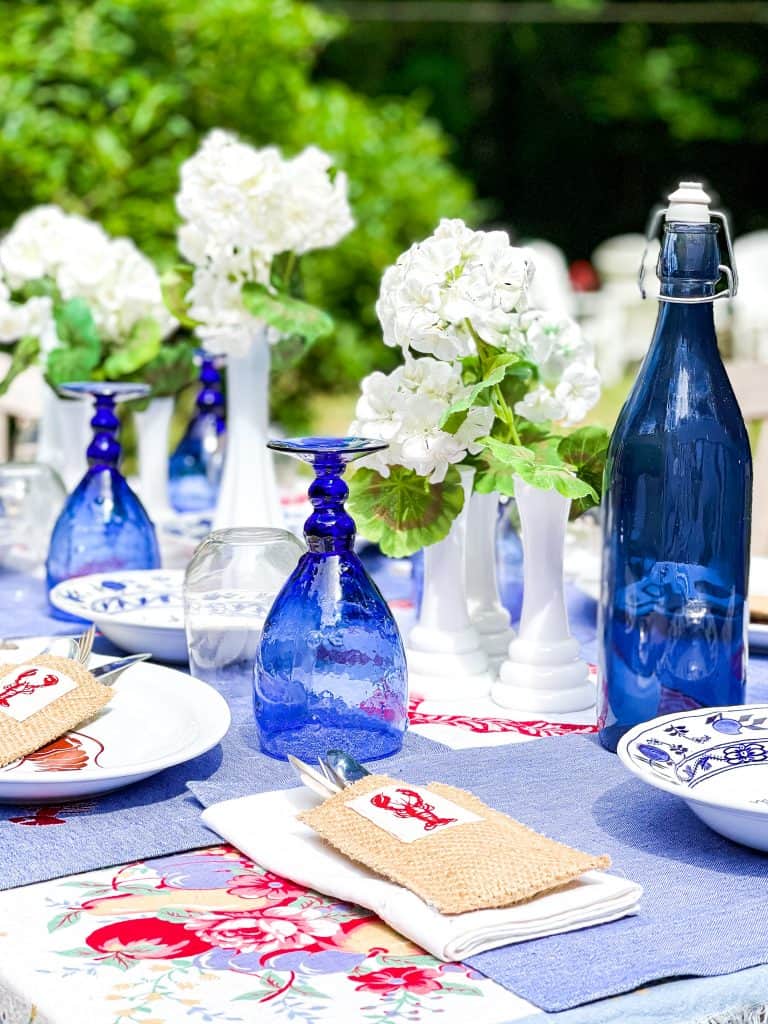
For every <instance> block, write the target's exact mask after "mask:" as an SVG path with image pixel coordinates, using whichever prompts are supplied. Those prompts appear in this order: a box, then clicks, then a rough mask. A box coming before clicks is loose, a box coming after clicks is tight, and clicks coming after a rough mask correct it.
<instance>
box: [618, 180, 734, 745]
mask: <svg viewBox="0 0 768 1024" xmlns="http://www.w3.org/2000/svg"><path fill="white" fill-rule="evenodd" d="M702 194H703V193H702ZM671 198H673V197H671ZM704 198H705V199H706V196H705V197H704ZM668 216H669V215H668ZM708 217H709V211H708V209H707V211H706V220H707V221H708ZM717 232H718V225H717V224H715V223H709V222H707V223H683V222H677V221H674V220H673V221H670V220H668V221H667V223H666V226H665V230H664V239H663V245H662V251H661V256H660V259H659V265H658V272H659V278H660V280H661V291H660V303H659V315H658V320H657V323H656V330H655V333H654V335H653V340H652V342H651V346H650V349H649V351H648V354H647V355H646V358H645V360H644V362H643V364H642V367H641V369H640V373H639V376H638V379H637V381H636V382H635V386H634V388H633V390H632V392H631V394H630V396H629V398H628V400H627V402H626V404H625V406H624V408H623V410H622V412H621V414H620V416H619V419H618V422H617V424H616V428H615V430H614V433H613V437H612V439H611V444H610V448H609V452H608V460H607V464H606V471H605V496H604V518H603V579H602V595H601V605H600V622H599V628H598V639H599V647H600V652H599V660H600V666H599V669H600V681H599V697H598V701H599V707H598V719H599V726H600V740H601V742H602V743H603V745H604V746H605V747H607V748H608V749H610V750H615V749H616V745H617V743H618V740H619V739H620V737H621V736H622V735H623V734H624V733H625V732H626V731H627V730H628V729H629V728H630V727H631V726H633V725H635V724H636V723H638V722H642V721H647V720H648V719H651V718H654V717H656V716H657V715H663V714H667V713H671V712H673V711H679V710H682V709H685V708H694V707H707V706H713V705H721V704H739V703H743V701H744V694H745V683H746V669H747V648H746V642H745V640H746V628H747V625H748V622H747V612H746V605H745V599H746V595H747V577H748V569H749V537H750V517H751V489H752V462H751V456H750V448H749V440H748V437H747V431H746V428H745V426H744V420H743V418H742V415H741V412H740V410H739V406H738V403H737V401H736V398H735V396H734V393H733V390H732V388H731V385H730V382H729V380H728V376H727V374H726V372H725V368H724V366H723V363H722V360H721V358H720V355H719V353H718V349H717V338H716V336H715V327H714V320H713V311H712V298H713V296H714V293H715V284H716V282H717V280H718V278H719V276H720V270H719V263H720V256H719V251H718V242H717ZM680 299H683V300H686V299H687V300H695V301H693V302H685V301H683V302H680V301H674V300H680Z"/></svg>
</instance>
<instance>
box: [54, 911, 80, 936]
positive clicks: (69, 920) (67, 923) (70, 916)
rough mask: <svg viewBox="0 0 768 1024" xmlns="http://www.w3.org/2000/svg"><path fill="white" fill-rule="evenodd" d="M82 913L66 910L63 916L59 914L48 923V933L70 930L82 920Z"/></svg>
mask: <svg viewBox="0 0 768 1024" xmlns="http://www.w3.org/2000/svg"><path fill="white" fill-rule="evenodd" d="M80 914H81V911H79V910H65V911H64V913H63V914H57V915H56V917H53V918H51V920H50V921H49V922H48V932H49V934H50V933H51V932H55V931H58V930H59V929H60V928H69V927H71V926H72V925H73V924H76V923H77V921H78V920H79V918H80Z"/></svg>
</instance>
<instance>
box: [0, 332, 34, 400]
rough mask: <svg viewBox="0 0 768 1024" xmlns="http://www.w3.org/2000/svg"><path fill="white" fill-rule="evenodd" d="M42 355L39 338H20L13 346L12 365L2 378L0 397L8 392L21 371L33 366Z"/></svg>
mask: <svg viewBox="0 0 768 1024" xmlns="http://www.w3.org/2000/svg"><path fill="white" fill-rule="evenodd" d="M39 355H40V342H39V341H38V339H37V338H33V337H29V336H28V337H25V338H19V340H18V341H17V342H16V344H15V345H14V346H13V352H12V354H11V365H10V366H9V367H8V370H7V371H6V374H5V376H4V377H3V379H2V380H0V397H2V395H4V394H5V393H6V391H7V390H8V388H9V387H10V386H11V384H13V382H14V381H15V380H16V378H17V377H18V376H19V374H20V373H23V372H24V371H25V370H26V369H27V367H29V366H33V365H34V364H35V363H36V362H37V358H38V356H39Z"/></svg>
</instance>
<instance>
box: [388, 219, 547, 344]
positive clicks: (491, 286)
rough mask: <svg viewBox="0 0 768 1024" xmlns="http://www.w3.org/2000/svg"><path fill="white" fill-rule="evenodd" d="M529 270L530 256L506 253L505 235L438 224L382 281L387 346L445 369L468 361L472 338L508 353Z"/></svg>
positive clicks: (514, 251) (510, 249)
mask: <svg viewBox="0 0 768 1024" xmlns="http://www.w3.org/2000/svg"><path fill="white" fill-rule="evenodd" d="M533 270H534V266H533V261H532V259H531V255H530V253H528V252H527V251H526V250H525V249H519V248H516V247H514V246H513V245H511V244H510V241H509V236H508V235H507V234H506V233H505V232H504V231H472V230H470V228H468V227H467V226H466V224H465V223H464V222H463V221H461V220H442V221H441V222H440V226H439V227H438V228H437V230H436V231H435V233H434V234H433V235H431V236H430V237H429V238H427V239H426V240H425V241H423V242H417V243H416V244H415V245H412V246H411V248H410V249H408V251H407V252H404V253H403V254H402V256H400V258H399V259H398V261H397V263H396V264H395V265H394V266H393V267H390V268H389V269H388V270H387V271H386V272H385V274H384V277H383V278H382V282H381V291H380V294H379V301H378V303H377V305H376V312H377V313H378V316H379V320H380V321H381V326H382V328H383V330H384V341H385V342H386V343H387V345H392V346H395V347H396V346H399V347H400V348H402V349H403V351H404V352H407V351H408V350H409V349H414V350H415V351H416V352H423V353H427V354H429V355H433V356H435V357H436V358H438V359H447V360H449V361H453V360H455V359H462V358H463V357H464V356H468V355H471V354H473V353H474V352H475V350H476V341H475V335H477V336H479V337H480V338H482V340H483V341H485V342H486V343H487V344H489V345H493V346H495V347H496V348H502V349H506V348H509V347H512V346H513V345H515V344H516V343H517V334H518V331H517V326H518V321H519V317H518V314H519V313H520V312H522V311H524V310H525V309H527V306H528V287H529V285H530V282H531V279H532V277H533Z"/></svg>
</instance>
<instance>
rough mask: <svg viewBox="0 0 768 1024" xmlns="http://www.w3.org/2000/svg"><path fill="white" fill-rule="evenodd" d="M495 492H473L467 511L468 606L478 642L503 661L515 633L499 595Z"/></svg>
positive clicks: (495, 660) (492, 658)
mask: <svg viewBox="0 0 768 1024" xmlns="http://www.w3.org/2000/svg"><path fill="white" fill-rule="evenodd" d="M498 521H499V496H498V494H473V495H472V497H471V498H470V499H469V509H468V511H467V551H466V586H467V606H468V608H469V618H470V621H471V623H472V625H473V626H474V627H475V629H476V630H477V632H478V634H479V635H480V644H481V646H482V647H483V650H484V651H485V652H486V654H487V655H488V657H489V659H490V660H491V662H496V663H499V662H501V661H503V659H504V655H505V654H506V653H507V648H508V647H509V642H510V640H511V639H512V637H513V636H514V635H515V634H514V630H513V629H512V628H511V626H510V624H509V612H508V611H507V610H506V608H505V607H504V606H503V605H502V603H501V599H500V597H499V582H498V572H497V556H496V529H497V526H498Z"/></svg>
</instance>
